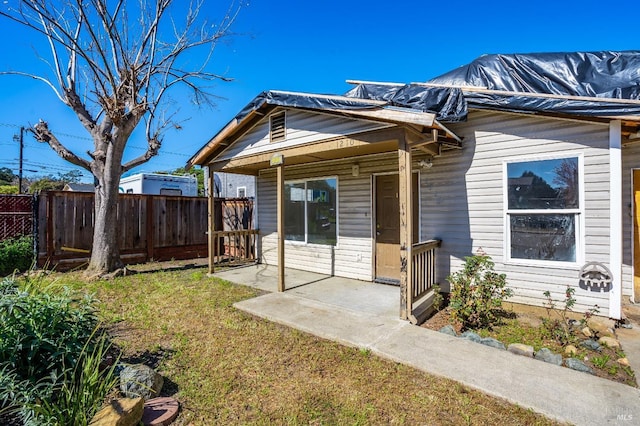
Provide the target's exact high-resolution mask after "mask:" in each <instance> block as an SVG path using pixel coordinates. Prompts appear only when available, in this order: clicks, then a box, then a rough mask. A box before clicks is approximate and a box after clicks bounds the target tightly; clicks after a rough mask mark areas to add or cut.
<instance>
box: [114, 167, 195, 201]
mask: <svg viewBox="0 0 640 426" xmlns="http://www.w3.org/2000/svg"><path fill="white" fill-rule="evenodd" d="M120 192H122V193H125V194H152V195H183V196H188V197H196V196H197V195H198V181H197V179H196V177H195V176H176V175H163V174H159V173H138V174H135V175H131V176H128V177H125V178H122V179H120Z"/></svg>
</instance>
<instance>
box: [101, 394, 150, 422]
mask: <svg viewBox="0 0 640 426" xmlns="http://www.w3.org/2000/svg"><path fill="white" fill-rule="evenodd" d="M143 411H144V400H143V399H142V398H119V399H114V400H111V402H110V403H109V405H107V406H106V407H104V408H103V409H102V410H100V411H98V412H97V413H96V415H95V416H93V418H92V419H91V422H90V423H89V426H136V425H137V424H139V423H140V420H141V419H142V413H143Z"/></svg>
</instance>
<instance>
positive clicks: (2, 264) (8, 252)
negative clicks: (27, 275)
mask: <svg viewBox="0 0 640 426" xmlns="http://www.w3.org/2000/svg"><path fill="white" fill-rule="evenodd" d="M33 261H34V256H33V238H32V237H31V236H29V235H27V236H24V237H18V238H10V239H7V240H4V241H1V242H0V276H6V275H10V274H12V273H14V272H15V271H16V270H17V271H21V272H24V271H27V270H29V268H31V266H32V265H33Z"/></svg>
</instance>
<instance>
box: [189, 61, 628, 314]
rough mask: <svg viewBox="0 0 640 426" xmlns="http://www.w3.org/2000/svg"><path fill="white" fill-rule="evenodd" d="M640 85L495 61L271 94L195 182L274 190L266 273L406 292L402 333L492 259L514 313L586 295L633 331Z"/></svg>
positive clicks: (205, 158) (623, 77)
mask: <svg viewBox="0 0 640 426" xmlns="http://www.w3.org/2000/svg"><path fill="white" fill-rule="evenodd" d="M638 70H640V53H639V52H594V53H571V54H541V55H492V56H486V57H481V58H479V59H478V60H477V61H474V63H472V64H470V65H469V66H467V67H463V68H461V69H458V70H454V71H452V72H451V73H448V74H446V75H444V76H442V77H440V78H437V79H434V80H432V81H430V82H428V83H415V84H408V85H402V84H400V85H399V84H389V83H367V82H352V83H353V84H354V86H355V87H354V89H353V90H351V91H350V92H349V93H347V94H346V95H345V96H327V95H316V94H308V93H290V92H278V91H270V92H264V93H262V94H261V95H259V96H258V97H257V98H256V99H254V100H253V101H252V102H251V103H250V104H249V106H248V107H247V108H245V110H243V111H242V112H241V113H240V114H238V116H237V117H236V118H235V119H234V120H233V121H231V122H230V123H229V124H228V125H227V126H226V127H225V128H224V129H222V130H221V131H220V132H219V133H217V134H216V135H215V136H214V137H213V138H212V139H211V140H210V141H209V142H208V143H207V144H206V145H205V146H204V147H203V148H202V149H201V150H200V151H199V152H198V153H196V154H195V155H194V156H193V157H192V158H191V160H189V166H191V165H206V166H208V167H209V169H210V170H211V173H213V171H222V172H231V173H243V174H252V175H254V176H256V177H257V197H256V205H257V212H258V216H257V226H256V227H257V228H259V230H260V238H259V244H258V248H257V249H258V254H259V259H260V260H261V261H262V262H264V263H267V264H274V265H279V266H280V267H281V268H283V267H284V266H286V267H288V268H298V269H305V270H309V271H315V272H319V273H325V274H331V275H335V276H342V277H349V278H356V279H361V280H366V281H379V282H385V283H388V282H399V284H400V287H399V291H398V295H399V300H400V303H401V306H402V307H403V310H402V312H401V317H402V318H405V319H410V320H412V321H419V318H418V317H419V314H420V312H421V311H422V309H423V307H424V305H425V304H428V303H429V296H430V289H431V286H432V285H433V284H434V283H439V284H440V285H441V286H442V287H443V288H444V289H445V290H446V289H447V287H448V284H447V282H446V277H447V276H448V275H449V274H450V273H452V272H455V271H457V270H459V269H460V268H461V266H462V263H463V262H464V258H465V257H466V256H469V255H471V254H473V253H474V252H475V251H476V250H478V249H479V248H481V249H482V250H483V251H484V252H486V253H487V254H489V255H490V256H491V257H492V258H493V260H494V262H495V264H496V270H497V271H499V272H504V273H505V274H506V275H507V281H508V283H509V286H510V287H511V288H512V289H513V291H514V294H515V296H514V297H513V298H512V299H511V300H512V301H514V302H517V303H525V304H532V305H538V306H540V305H541V303H542V301H543V299H544V297H543V292H545V291H547V290H548V291H550V292H551V294H552V296H553V297H554V298H556V299H563V298H564V291H565V289H566V287H567V286H571V287H573V288H574V289H575V297H576V299H577V308H578V309H582V310H586V309H589V308H591V307H593V306H594V305H596V304H597V305H598V307H599V310H600V315H604V316H609V317H611V318H615V319H620V318H621V315H622V312H621V305H622V302H623V295H624V296H628V297H629V298H630V299H631V301H634V300H635V298H638V297H640V282H639V281H638V279H637V278H636V277H640V262H636V261H635V259H636V257H640V245H639V242H638V241H639V238H638V235H639V234H638V226H639V224H640V207H639V205H640V132H639V129H640V72H638ZM210 179H212V177H210ZM636 200H637V201H636ZM280 280H281V283H280V287H279V288H280V289H281V290H283V289H285V288H286V284H285V283H284V274H283V273H281V277H280Z"/></svg>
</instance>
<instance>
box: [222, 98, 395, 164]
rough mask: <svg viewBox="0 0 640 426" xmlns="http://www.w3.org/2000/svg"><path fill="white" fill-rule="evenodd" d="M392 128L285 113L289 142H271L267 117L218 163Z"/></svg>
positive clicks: (322, 115)
mask: <svg viewBox="0 0 640 426" xmlns="http://www.w3.org/2000/svg"><path fill="white" fill-rule="evenodd" d="M274 112H277V111H274ZM389 126H390V125H388V124H383V123H375V122H371V121H365V120H354V119H350V118H344V117H337V116H334V115H328V114H318V113H310V112H306V111H296V110H286V139H285V140H284V141H282V142H274V143H271V141H270V140H269V116H266V117H264V118H263V119H262V120H260V122H258V124H256V125H255V126H254V127H253V128H252V129H250V130H249V131H247V132H246V133H245V134H244V135H242V137H241V138H240V139H239V140H238V141H236V142H235V143H234V144H233V145H232V146H230V147H229V148H227V150H225V151H224V152H223V153H222V154H221V155H220V157H219V158H218V159H216V161H221V160H228V159H231V158H236V157H240V156H243V157H244V156H248V155H254V154H259V153H263V152H269V151H274V150H279V149H283V148H290V147H292V146H297V145H304V144H308V143H312V142H318V141H321V140H324V139H329V138H332V137H339V136H346V135H352V134H355V133H360V132H365V131H370V130H376V129H382V128H385V127H389Z"/></svg>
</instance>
